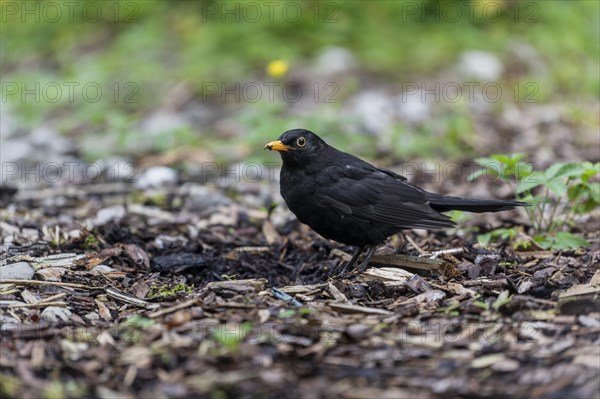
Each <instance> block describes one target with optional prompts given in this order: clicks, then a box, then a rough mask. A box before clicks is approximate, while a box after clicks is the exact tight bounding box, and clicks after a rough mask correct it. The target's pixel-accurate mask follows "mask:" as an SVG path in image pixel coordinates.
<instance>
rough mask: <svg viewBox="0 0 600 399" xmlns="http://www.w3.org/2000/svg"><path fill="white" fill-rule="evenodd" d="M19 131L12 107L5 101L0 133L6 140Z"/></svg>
mask: <svg viewBox="0 0 600 399" xmlns="http://www.w3.org/2000/svg"><path fill="white" fill-rule="evenodd" d="M17 131H18V128H17V121H16V120H15V118H14V117H13V116H12V114H11V107H10V105H9V104H8V103H7V102H5V101H3V102H2V106H1V107H0V132H1V133H2V134H0V136H1V137H2V138H4V139H6V138H9V137H12V136H14V135H16V134H17ZM2 160H4V158H2Z"/></svg>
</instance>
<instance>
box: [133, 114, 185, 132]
mask: <svg viewBox="0 0 600 399" xmlns="http://www.w3.org/2000/svg"><path fill="white" fill-rule="evenodd" d="M187 126H188V124H187V122H186V121H185V119H184V118H183V117H182V116H181V115H180V114H177V113H175V112H170V111H164V110H160V111H157V112H154V113H153V114H150V115H149V116H148V117H147V118H146V119H144V120H143V121H142V123H141V124H140V130H141V131H142V132H143V133H145V134H148V135H150V136H157V135H160V134H162V133H170V132H172V131H173V130H177V129H181V128H184V127H187Z"/></svg>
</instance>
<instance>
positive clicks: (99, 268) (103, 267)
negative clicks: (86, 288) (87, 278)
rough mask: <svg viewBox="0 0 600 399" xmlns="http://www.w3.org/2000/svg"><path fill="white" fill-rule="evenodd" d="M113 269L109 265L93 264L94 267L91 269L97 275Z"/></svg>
mask: <svg viewBox="0 0 600 399" xmlns="http://www.w3.org/2000/svg"><path fill="white" fill-rule="evenodd" d="M114 271H115V269H113V268H112V267H110V266H106V265H98V266H94V268H93V269H92V274H94V275H98V274H104V273H110V272H114Z"/></svg>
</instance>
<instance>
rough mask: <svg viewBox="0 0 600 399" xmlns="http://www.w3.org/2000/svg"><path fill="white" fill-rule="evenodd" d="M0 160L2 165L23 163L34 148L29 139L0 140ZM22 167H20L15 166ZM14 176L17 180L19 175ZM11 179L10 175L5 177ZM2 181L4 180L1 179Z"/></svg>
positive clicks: (29, 156)
mask: <svg viewBox="0 0 600 399" xmlns="http://www.w3.org/2000/svg"><path fill="white" fill-rule="evenodd" d="M0 143H2V145H0V159H2V163H3V164H5V165H6V164H8V163H10V162H18V161H23V162H24V161H25V160H27V159H29V158H31V156H32V154H33V152H34V148H33V145H32V144H31V142H30V141H29V139H27V138H13V139H9V140H3V139H2V140H0ZM17 166H19V167H22V165H17ZM15 176H17V178H19V176H20V174H19V173H17V174H16V175H15ZM7 177H11V175H9V176H7ZM2 180H4V179H2Z"/></svg>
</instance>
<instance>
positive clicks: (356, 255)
mask: <svg viewBox="0 0 600 399" xmlns="http://www.w3.org/2000/svg"><path fill="white" fill-rule="evenodd" d="M365 248H366V245H363V246H361V247H358V249H357V250H356V252H355V253H354V255H352V259H350V262H348V263H346V265H345V266H344V268H343V269H342V271H341V272H340V274H344V273H346V270H348V268H350V270H352V268H353V267H354V264H355V263H356V261H357V260H358V257H359V256H360V254H362V252H363V251H364V250H365Z"/></svg>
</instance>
